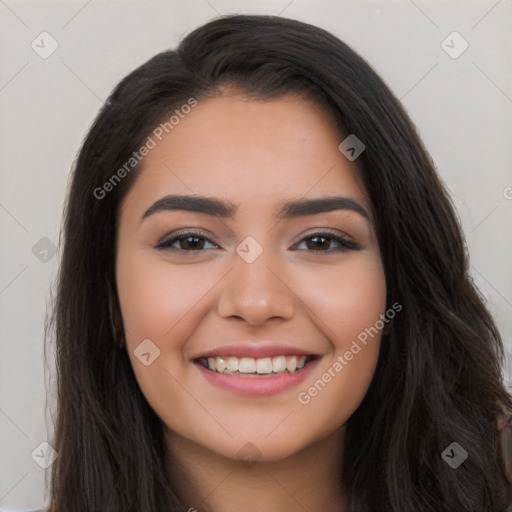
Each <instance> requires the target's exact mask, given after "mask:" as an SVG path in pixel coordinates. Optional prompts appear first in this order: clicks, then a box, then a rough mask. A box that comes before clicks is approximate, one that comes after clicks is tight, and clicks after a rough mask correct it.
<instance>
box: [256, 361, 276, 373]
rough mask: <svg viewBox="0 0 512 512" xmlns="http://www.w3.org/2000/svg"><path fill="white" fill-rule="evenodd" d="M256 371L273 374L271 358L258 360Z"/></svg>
mask: <svg viewBox="0 0 512 512" xmlns="http://www.w3.org/2000/svg"><path fill="white" fill-rule="evenodd" d="M256 371H257V372H258V373H272V360H271V359H270V357H264V358H263V359H257V360H256Z"/></svg>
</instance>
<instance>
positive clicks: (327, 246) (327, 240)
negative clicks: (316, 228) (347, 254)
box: [294, 232, 362, 253]
mask: <svg viewBox="0 0 512 512" xmlns="http://www.w3.org/2000/svg"><path fill="white" fill-rule="evenodd" d="M304 242H305V243H306V247H307V249H309V250H310V251H313V252H317V253H318V252H338V251H347V250H350V251H359V250H361V248H362V247H361V245H359V244H358V243H356V242H354V241H352V240H349V239H348V238H345V237H343V236H340V235H337V234H334V233H330V232H317V233H311V234H310V235H309V236H307V237H306V238H303V239H302V240H301V241H300V242H299V243H298V244H296V245H295V246H294V247H295V248H296V247H298V246H300V245H301V244H303V243H304ZM333 243H335V244H337V247H335V248H333V247H331V244H333Z"/></svg>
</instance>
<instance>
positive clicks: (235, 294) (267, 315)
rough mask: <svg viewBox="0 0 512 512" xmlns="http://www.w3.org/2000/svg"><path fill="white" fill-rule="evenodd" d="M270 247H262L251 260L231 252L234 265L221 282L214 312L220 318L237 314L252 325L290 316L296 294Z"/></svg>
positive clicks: (293, 308) (294, 306)
mask: <svg viewBox="0 0 512 512" xmlns="http://www.w3.org/2000/svg"><path fill="white" fill-rule="evenodd" d="M288 281H289V279H286V276H285V273H284V272H283V268H282V262H277V259H276V258H274V257H273V255H272V254H271V251H270V250H268V251H267V250H264V251H263V252H262V253H261V255H260V256H259V257H258V258H257V259H256V260H254V261H253V262H251V263H248V262H247V261H245V260H244V259H243V258H241V257H240V256H238V255H237V254H235V256H234V267H233V269H232V270H231V271H230V272H228V274H227V275H226V277H225V278H224V279H223V281H222V286H223V288H222V291H221V294H220V298H219V302H218V307H217V310H218V313H219V315H220V316H222V317H223V318H228V317H237V318H241V319H242V320H245V321H246V322H247V323H248V324H250V325H252V326H257V325H262V324H264V323H265V322H266V321H267V320H270V319H272V318H281V319H290V318H292V317H293V316H294V314H295V310H296V302H297V297H296V296H295V294H294V292H293V290H292V289H291V288H290V284H289V282H288Z"/></svg>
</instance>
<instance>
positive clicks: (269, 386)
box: [195, 359, 319, 396]
mask: <svg viewBox="0 0 512 512" xmlns="http://www.w3.org/2000/svg"><path fill="white" fill-rule="evenodd" d="M318 361H319V360H318V359H315V360H314V361H311V362H309V363H308V364H307V365H306V366H304V368H302V369H300V370H298V371H296V372H294V373H283V374H280V375H274V376H268V377H264V376H261V377H252V376H251V377H241V376H239V375H226V374H223V373H217V372H214V371H212V370H208V368H205V367H204V366H203V365H202V364H201V363H195V365H196V366H197V368H198V369H199V371H200V372H201V373H202V375H203V376H204V378H205V379H206V380H207V381H208V382H210V383H211V384H213V385H214V386H218V387H220V388H222V389H226V390H228V391H232V392H235V393H238V394H241V395H246V396H270V395H275V394H277V393H280V392H282V391H285V390H287V389H290V388H292V387H294V386H297V385H299V384H300V383H301V382H302V381H304V379H306V377H307V376H308V375H309V374H310V373H311V372H312V371H313V369H314V367H315V366H316V365H317V363H318Z"/></svg>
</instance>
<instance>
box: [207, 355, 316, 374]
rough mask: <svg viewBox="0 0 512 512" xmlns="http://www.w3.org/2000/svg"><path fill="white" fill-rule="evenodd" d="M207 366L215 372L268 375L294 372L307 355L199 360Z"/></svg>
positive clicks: (303, 363) (306, 358) (302, 365)
mask: <svg viewBox="0 0 512 512" xmlns="http://www.w3.org/2000/svg"><path fill="white" fill-rule="evenodd" d="M201 361H202V362H203V364H204V366H206V367H207V368H209V369H210V370H213V371H214V372H217V373H225V374H232V373H236V372H238V373H243V374H257V375H268V374H270V373H294V372H295V371H297V370H300V369H301V368H304V366H305V365H306V362H307V361H308V357H306V356H275V357H272V358H271V357H261V358H259V359H255V358H253V357H241V358H238V357H233V356H230V357H222V356H219V357H209V358H208V359H202V360H201Z"/></svg>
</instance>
